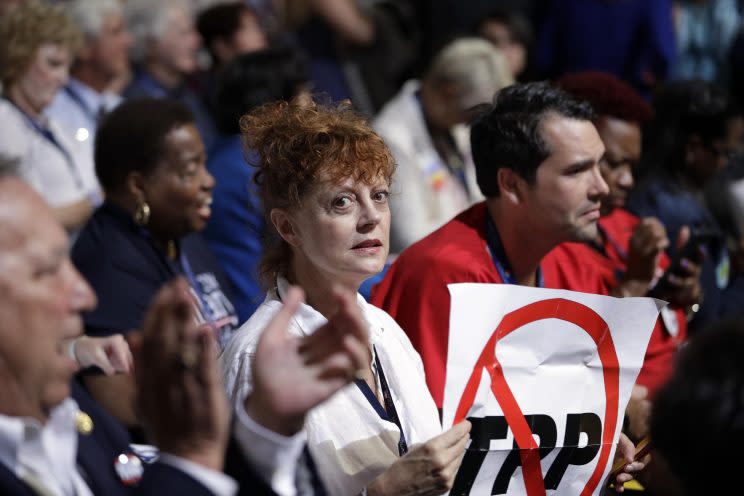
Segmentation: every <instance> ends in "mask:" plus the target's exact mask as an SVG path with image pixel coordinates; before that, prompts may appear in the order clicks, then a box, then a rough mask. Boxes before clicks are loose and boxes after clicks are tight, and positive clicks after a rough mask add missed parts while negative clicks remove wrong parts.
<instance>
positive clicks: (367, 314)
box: [276, 276, 385, 344]
mask: <svg viewBox="0 0 744 496" xmlns="http://www.w3.org/2000/svg"><path fill="white" fill-rule="evenodd" d="M290 286H291V285H290V284H289V281H287V279H286V278H285V277H283V276H277V278H276V299H278V300H279V301H283V300H284V298H285V297H286V295H287V292H288V291H289V288H290ZM356 296H357V304H358V305H359V308H361V310H362V316H363V317H364V320H365V321H366V322H367V325H368V326H369V338H370V342H371V344H374V343H376V342H377V341H378V339H379V338H380V336H381V334H382V333H383V332H384V331H385V329H384V327H382V325H381V324H380V322H379V319H377V318H376V316H375V315H374V314H373V313H372V311H371V310H370V308H369V304H368V303H367V301H366V300H365V299H364V297H363V296H362V295H360V294H359V293H357V295H356ZM294 321H295V323H296V324H297V326H298V327H299V328H300V330H301V331H302V334H303V335H305V336H309V335H310V334H312V333H313V332H315V330H316V329H318V328H319V327H320V326H322V325H324V324H325V323H326V322H328V319H326V318H325V317H324V316H323V314H322V313H320V312H318V311H317V310H316V309H314V308H313V307H311V306H310V305H308V304H307V303H304V302H303V303H300V306H299V308H298V309H297V313H296V314H295V317H294Z"/></svg>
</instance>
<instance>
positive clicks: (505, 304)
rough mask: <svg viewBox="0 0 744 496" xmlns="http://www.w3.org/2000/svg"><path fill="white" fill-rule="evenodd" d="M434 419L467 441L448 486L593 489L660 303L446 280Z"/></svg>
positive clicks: (607, 464)
mask: <svg viewBox="0 0 744 496" xmlns="http://www.w3.org/2000/svg"><path fill="white" fill-rule="evenodd" d="M449 290H450V295H451V304H450V308H451V310H450V332H449V347H448V351H447V378H446V383H445V391H444V405H443V407H444V408H443V425H444V426H445V428H446V427H449V426H451V425H452V424H453V423H454V422H455V421H460V420H462V419H463V418H468V419H469V420H470V421H471V422H472V424H473V428H472V431H471V433H470V437H471V441H470V444H469V446H468V449H467V451H466V454H465V458H464V459H463V463H462V466H461V467H460V471H459V472H458V475H457V479H456V480H455V486H454V488H453V490H452V491H451V492H450V495H452V496H461V495H468V494H469V495H473V496H489V495H498V494H507V495H528V496H536V495H545V494H550V495H553V494H565V495H572V496H575V495H586V496H589V495H597V494H600V492H601V490H602V483H603V481H604V479H605V478H606V476H607V475H608V474H609V471H610V468H611V465H612V460H613V457H614V452H615V445H616V444H617V441H618V439H619V437H620V432H621V428H622V420H623V414H624V410H625V407H626V405H627V403H628V400H629V399H630V393H631V389H632V387H633V384H634V383H635V380H636V378H637V376H638V372H639V371H640V369H641V366H642V365H643V357H644V355H645V353H646V347H647V346H648V342H649V339H650V337H651V332H652V331H653V328H654V324H655V322H656V319H657V317H658V313H659V309H660V308H661V307H662V306H663V305H664V302H661V301H659V300H654V299H652V298H612V297H609V296H599V295H591V294H585V293H576V292H573V291H564V290H553V289H541V288H529V287H524V286H515V285H506V284H450V285H449Z"/></svg>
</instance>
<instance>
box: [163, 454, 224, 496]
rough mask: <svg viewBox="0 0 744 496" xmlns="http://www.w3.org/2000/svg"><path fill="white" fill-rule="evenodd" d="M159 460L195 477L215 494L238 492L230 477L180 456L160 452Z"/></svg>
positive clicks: (216, 495)
mask: <svg viewBox="0 0 744 496" xmlns="http://www.w3.org/2000/svg"><path fill="white" fill-rule="evenodd" d="M159 460H160V461H161V462H163V463H165V464H166V465H170V466H171V467H174V468H177V469H178V470H180V471H181V472H184V473H185V474H186V475H188V476H190V477H191V478H193V479H195V480H196V481H197V482H199V483H200V484H201V485H203V486H204V487H206V488H207V489H209V490H210V491H212V493H214V494H215V496H235V494H237V493H238V483H237V482H235V481H234V480H233V478H232V477H230V476H227V475H225V474H223V473H222V472H217V471H215V470H212V469H210V468H207V467H205V466H203V465H199V464H198V463H194V462H191V461H189V460H186V459H185V458H181V457H180V456H176V455H171V454H169V453H163V452H161V453H160V459H159Z"/></svg>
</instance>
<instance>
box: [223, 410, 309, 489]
mask: <svg viewBox="0 0 744 496" xmlns="http://www.w3.org/2000/svg"><path fill="white" fill-rule="evenodd" d="M235 412H236V422H235V438H236V439H237V441H238V444H239V445H240V449H241V451H242V452H243V455H245V457H246V458H247V460H248V462H250V463H251V464H252V465H253V467H254V468H255V469H256V471H257V472H258V473H259V474H260V475H261V477H262V478H263V479H264V481H266V482H267V483H268V484H269V485H270V486H271V488H272V489H273V490H274V492H276V493H277V494H278V495H279V496H295V495H296V494H297V488H296V487H295V476H296V474H297V468H298V467H297V465H298V463H299V459H300V456H302V450H303V448H304V447H305V437H306V436H305V432H304V431H300V432H298V433H297V434H295V435H294V436H292V437H286V436H282V435H281V434H277V433H276V432H273V431H271V430H269V429H267V428H265V427H263V426H262V425H260V424H258V423H257V422H256V421H254V420H253V419H252V418H251V417H250V415H248V412H246V411H245V407H244V405H243V404H242V403H238V404H237V405H236V408H235Z"/></svg>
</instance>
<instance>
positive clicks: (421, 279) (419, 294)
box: [372, 203, 607, 408]
mask: <svg viewBox="0 0 744 496" xmlns="http://www.w3.org/2000/svg"><path fill="white" fill-rule="evenodd" d="M486 213H487V210H486V205H485V203H479V204H478V205H475V206H473V207H471V208H469V209H468V210H466V211H464V212H462V213H461V214H460V215H458V216H457V217H455V218H454V219H453V220H451V221H450V222H448V223H447V224H445V225H444V226H442V227H441V228H440V229H438V230H437V231H434V232H433V233H431V234H430V235H429V236H427V237H425V238H424V239H422V240H420V241H419V242H417V243H415V244H413V245H412V246H411V247H409V248H408V249H407V250H405V251H404V252H403V253H402V254H401V255H400V256H399V257H398V259H397V260H396V261H395V263H394V264H393V265H392V266H391V267H390V270H389V271H388V273H387V274H386V276H385V278H384V279H383V281H382V282H381V283H380V284H379V285H377V286H376V287H375V289H374V290H373V293H372V303H373V304H375V305H377V306H378V307H380V308H382V309H383V310H385V311H386V312H388V313H389V314H390V315H391V316H392V317H393V318H394V319H395V320H396V321H397V322H398V324H400V326H401V327H402V328H403V330H404V331H405V332H406V333H407V334H408V337H409V338H410V339H411V343H413V346H414V347H415V348H416V350H417V351H418V352H419V354H420V355H421V358H422V360H423V362H424V369H425V371H426V382H427V384H428V386H429V390H430V391H431V394H432V396H433V397H434V401H435V402H436V404H437V407H439V408H441V407H442V402H443V397H444V381H445V373H446V369H447V342H448V339H449V338H448V334H449V316H450V297H449V291H448V290H447V285H448V284H452V283H460V282H483V283H501V282H502V280H501V278H500V276H499V273H498V271H497V270H496V268H495V267H494V264H493V260H492V258H491V255H490V253H489V251H488V247H487V241H486ZM540 266H541V268H542V274H543V281H544V284H545V287H547V288H555V289H569V290H573V291H582V292H586V293H596V294H607V287H606V285H605V283H604V280H603V279H602V277H601V276H600V275H599V274H598V273H597V272H596V271H595V269H594V267H593V266H591V265H587V264H585V263H584V261H583V260H582V258H581V254H580V253H577V251H576V249H575V247H574V246H572V245H569V244H564V245H561V246H558V247H557V248H555V249H554V250H552V251H551V252H550V253H548V255H546V256H545V258H544V259H543V261H542V262H541V264H540Z"/></svg>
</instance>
